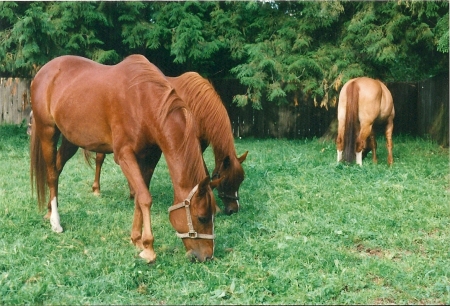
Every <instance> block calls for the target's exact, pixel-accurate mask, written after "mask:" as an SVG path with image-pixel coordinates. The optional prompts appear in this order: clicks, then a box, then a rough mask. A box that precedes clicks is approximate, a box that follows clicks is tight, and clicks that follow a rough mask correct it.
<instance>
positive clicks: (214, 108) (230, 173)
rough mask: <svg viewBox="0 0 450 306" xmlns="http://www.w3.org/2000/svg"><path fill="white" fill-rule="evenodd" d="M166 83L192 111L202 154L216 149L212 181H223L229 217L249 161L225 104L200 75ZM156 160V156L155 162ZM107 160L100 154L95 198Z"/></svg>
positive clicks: (234, 209) (221, 192)
mask: <svg viewBox="0 0 450 306" xmlns="http://www.w3.org/2000/svg"><path fill="white" fill-rule="evenodd" d="M167 80H168V81H169V83H170V84H171V85H172V86H173V87H174V88H175V90H176V92H177V94H178V95H179V96H180V97H181V98H182V99H183V101H185V102H186V103H187V104H188V105H189V107H190V108H191V110H192V113H193V115H194V119H195V122H196V123H197V137H198V139H199V141H200V144H201V147H202V152H204V151H205V150H206V148H207V147H208V145H209V144H211V146H212V148H213V152H214V157H215V168H214V171H213V175H212V178H213V179H214V178H223V179H222V181H221V182H220V184H219V185H218V186H217V191H218V195H219V197H220V198H221V199H222V202H223V203H224V206H225V213H226V214H227V215H230V214H232V213H235V212H237V211H238V210H239V187H240V185H241V184H242V181H243V180H244V169H243V168H242V165H241V164H242V162H243V161H244V160H245V158H246V157H247V153H248V151H247V152H245V153H244V154H243V155H242V156H241V157H238V156H237V155H236V151H235V148H234V139H233V134H232V129H231V124H230V119H229V118H228V114H227V110H226V109H225V107H224V106H223V103H222V100H221V99H220V97H219V95H218V94H217V92H216V91H215V90H214V88H213V86H212V85H211V83H209V82H208V81H207V80H206V79H204V78H203V77H201V76H200V75H199V74H198V73H195V72H187V73H184V74H182V75H181V76H179V77H167ZM159 154H161V153H159ZM156 158H157V157H156V156H155V157H154V159H156ZM104 159H105V155H104V154H101V153H97V156H96V158H95V161H96V169H95V178H94V184H93V185H92V190H93V191H94V193H95V194H100V172H101V167H102V164H103V161H104ZM205 169H206V166H205ZM206 171H207V169H206ZM150 179H151V177H150ZM147 183H148V184H149V183H150V182H147ZM130 196H131V197H133V191H130Z"/></svg>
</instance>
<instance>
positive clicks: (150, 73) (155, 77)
mask: <svg viewBox="0 0 450 306" xmlns="http://www.w3.org/2000/svg"><path fill="white" fill-rule="evenodd" d="M123 63H124V64H125V65H127V67H128V69H130V71H132V72H133V73H132V75H133V77H132V78H131V79H130V80H129V84H128V88H131V87H133V86H140V85H142V84H151V86H152V94H156V95H158V96H159V101H160V102H159V103H157V105H158V109H155V111H156V112H157V113H156V120H158V121H159V122H161V128H162V129H164V125H165V123H166V122H167V119H168V117H169V115H170V114H171V113H172V112H174V111H177V110H181V111H182V112H183V115H184V117H185V120H186V126H185V129H184V135H183V141H182V143H180V144H178V145H177V148H176V150H177V152H176V154H177V155H179V156H182V157H183V158H184V160H183V163H184V164H185V165H189V167H187V171H188V173H187V175H188V177H191V178H193V179H195V180H199V179H203V178H204V177H202V176H201V173H200V170H201V169H204V168H203V164H202V159H201V158H197V159H198V160H197V161H196V163H197V164H195V165H192V156H193V154H194V153H195V150H194V148H193V144H192V143H189V142H192V141H195V140H197V137H196V134H197V129H196V126H195V124H194V119H193V115H192V113H191V112H190V111H188V108H187V105H186V103H185V101H183V100H182V99H181V98H180V97H179V96H178V94H177V93H176V91H175V89H174V88H173V86H172V85H171V84H170V83H169V82H168V80H167V79H166V78H165V76H164V74H163V73H162V72H161V70H159V68H158V67H156V66H155V65H154V64H152V63H151V62H149V61H148V60H147V58H145V57H144V56H142V55H131V56H128V57H127V58H126V59H125V60H124V61H123ZM197 147H198V148H199V152H198V156H199V157H200V156H201V151H200V146H198V145H197Z"/></svg>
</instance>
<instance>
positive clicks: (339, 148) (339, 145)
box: [336, 122, 344, 162]
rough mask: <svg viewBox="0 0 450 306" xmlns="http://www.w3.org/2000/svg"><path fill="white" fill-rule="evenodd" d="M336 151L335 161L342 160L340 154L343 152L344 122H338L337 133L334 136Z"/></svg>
mask: <svg viewBox="0 0 450 306" xmlns="http://www.w3.org/2000/svg"><path fill="white" fill-rule="evenodd" d="M336 151H337V162H340V161H342V154H343V152H344V124H343V123H342V124H341V122H339V126H338V135H337V137H336Z"/></svg>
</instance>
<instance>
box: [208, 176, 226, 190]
mask: <svg viewBox="0 0 450 306" xmlns="http://www.w3.org/2000/svg"><path fill="white" fill-rule="evenodd" d="M222 180H223V177H221V178H218V179H215V180H212V181H211V182H210V183H209V186H210V187H211V189H214V188H216V187H217V186H219V185H220V183H221V182H222Z"/></svg>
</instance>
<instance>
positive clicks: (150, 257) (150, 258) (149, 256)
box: [139, 249, 156, 264]
mask: <svg viewBox="0 0 450 306" xmlns="http://www.w3.org/2000/svg"><path fill="white" fill-rule="evenodd" d="M139 256H140V257H141V258H143V259H145V260H146V261H147V263H149V264H150V263H154V262H155V260H156V254H155V252H154V251H153V250H149V249H145V250H143V251H142V252H141V253H140V254H139Z"/></svg>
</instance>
